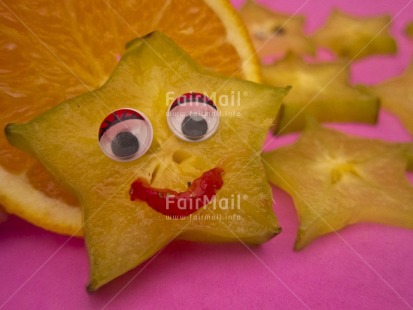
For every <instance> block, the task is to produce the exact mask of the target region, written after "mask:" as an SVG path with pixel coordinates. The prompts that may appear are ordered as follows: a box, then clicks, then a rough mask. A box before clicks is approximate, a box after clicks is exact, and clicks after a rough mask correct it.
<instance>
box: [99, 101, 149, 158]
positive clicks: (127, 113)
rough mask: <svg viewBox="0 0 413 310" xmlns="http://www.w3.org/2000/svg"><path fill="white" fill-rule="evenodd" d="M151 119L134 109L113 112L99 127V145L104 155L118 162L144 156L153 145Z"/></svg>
mask: <svg viewBox="0 0 413 310" xmlns="http://www.w3.org/2000/svg"><path fill="white" fill-rule="evenodd" d="M152 138H153V129H152V125H151V122H150V121H149V119H148V118H147V117H146V116H145V115H144V114H143V113H141V112H138V111H136V110H133V109H120V110H116V111H113V112H112V113H110V114H109V115H108V116H106V118H105V119H104V120H103V122H102V124H101V125H100V127H99V145H100V148H101V149H102V151H103V153H105V154H106V155H107V156H108V157H109V158H111V159H113V160H116V161H131V160H134V159H137V158H139V157H141V156H142V155H144V154H145V153H146V152H147V151H148V149H149V147H150V146H151V144H152Z"/></svg>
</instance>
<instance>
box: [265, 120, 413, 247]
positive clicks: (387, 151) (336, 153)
mask: <svg viewBox="0 0 413 310" xmlns="http://www.w3.org/2000/svg"><path fill="white" fill-rule="evenodd" d="M263 162H264V165H265V166H266V171H267V176H268V179H269V181H270V182H271V183H273V184H275V185H277V186H279V187H281V188H282V189H283V190H285V191H286V192H288V193H289V194H290V195H291V196H292V197H293V200H294V204H295V207H296V209H297V213H298V216H299V222H300V224H299V229H298V234H297V239H296V243H295V248H296V249H301V248H303V247H305V246H306V245H308V244H309V243H310V242H311V241H312V240H314V239H316V238H317V237H320V236H322V235H325V234H327V233H329V232H334V231H337V230H340V229H342V228H344V227H346V226H348V225H351V224H354V223H358V222H376V223H381V224H387V225H393V226H399V227H404V228H410V229H413V185H412V184H411V183H410V182H409V180H408V179H407V177H406V169H407V168H408V167H409V168H413V167H412V163H413V145H411V144H401V143H399V144H397V143H388V142H384V141H380V140H369V139H365V138H360V137H352V136H349V135H346V134H343V133H340V132H338V131H335V130H332V129H326V128H323V127H319V126H318V125H312V126H310V127H308V128H306V129H305V131H304V132H303V133H302V135H301V136H300V138H299V140H298V141H297V142H296V143H295V144H292V145H289V146H286V147H282V148H279V149H276V150H274V151H272V152H268V153H265V154H263Z"/></svg>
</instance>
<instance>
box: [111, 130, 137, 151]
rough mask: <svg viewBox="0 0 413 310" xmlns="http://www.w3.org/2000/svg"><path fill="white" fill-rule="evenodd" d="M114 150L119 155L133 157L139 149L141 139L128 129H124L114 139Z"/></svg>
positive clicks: (112, 145)
mask: <svg viewBox="0 0 413 310" xmlns="http://www.w3.org/2000/svg"><path fill="white" fill-rule="evenodd" d="M111 147H112V152H113V154H114V155H116V156H118V157H131V156H133V155H135V154H136V152H137V151H138V150H139V141H138V138H136V136H135V135H134V134H132V133H130V132H128V131H122V132H120V133H118V134H117V135H116V137H115V138H114V139H113V140H112V144H111Z"/></svg>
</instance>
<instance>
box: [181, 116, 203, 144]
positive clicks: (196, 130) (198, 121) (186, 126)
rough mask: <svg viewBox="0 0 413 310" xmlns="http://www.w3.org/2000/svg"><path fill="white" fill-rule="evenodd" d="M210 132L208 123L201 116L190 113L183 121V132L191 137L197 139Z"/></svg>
mask: <svg viewBox="0 0 413 310" xmlns="http://www.w3.org/2000/svg"><path fill="white" fill-rule="evenodd" d="M207 132H208V123H207V121H206V120H205V119H204V118H203V117H201V116H193V115H188V116H185V118H184V120H183V121H182V133H183V134H184V135H185V136H187V137H188V138H189V139H192V140H197V139H200V138H202V136H204V135H205V134H206V133H207Z"/></svg>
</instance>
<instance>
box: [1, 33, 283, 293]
mask: <svg viewBox="0 0 413 310" xmlns="http://www.w3.org/2000/svg"><path fill="white" fill-rule="evenodd" d="M286 92H287V89H285V88H273V87H267V86H264V85H261V84H256V83H253V82H248V81H243V80H239V79H235V78H226V77H223V76H220V75H216V74H214V73H212V72H211V71H210V70H204V69H202V68H200V67H199V66H198V65H197V64H196V63H195V62H194V61H192V60H191V59H190V58H189V56H188V55H187V54H186V53H185V52H183V51H182V50H181V49H180V48H179V47H178V46H177V45H175V43H173V42H172V41H171V40H170V39H168V38H167V37H166V36H164V35H163V34H161V33H152V34H150V35H148V36H146V37H144V38H140V39H136V40H135V41H133V42H132V43H130V44H129V46H128V48H127V50H126V52H125V54H124V55H123V57H122V59H121V61H120V62H119V64H118V66H117V67H116V69H115V70H114V72H113V73H112V75H111V77H110V78H109V80H108V81H107V82H106V83H105V84H104V85H103V86H102V87H100V88H99V89H97V90H95V91H91V92H88V93H85V94H84V95H81V96H79V97H76V98H74V99H71V100H68V101H65V102H63V103H61V104H60V105H58V106H56V107H55V108H53V109H51V110H49V111H48V112H46V113H44V114H42V115H40V116H38V117H37V118H35V119H33V120H32V121H30V122H28V123H24V124H10V125H8V126H7V128H6V134H7V137H8V139H9V141H10V142H11V143H12V144H13V145H15V146H18V147H20V148H22V149H23V150H25V151H27V152H29V153H31V154H32V155H34V156H36V157H37V158H38V159H39V160H40V161H41V162H42V163H43V164H44V166H45V167H46V168H47V169H48V170H49V171H50V172H51V174H52V175H54V176H55V177H56V179H57V180H59V181H60V182H61V183H62V185H64V186H66V187H68V188H69V189H70V190H71V191H73V192H74V194H75V195H76V196H77V198H78V199H79V201H80V204H81V207H82V210H83V219H84V234H85V240H86V245H87V249H88V253H89V258H90V267H91V270H90V282H89V286H88V288H89V290H96V289H98V288H99V287H100V286H102V285H104V284H105V283H107V282H109V281H111V280H112V279H114V278H116V277H118V276H119V275H121V274H123V273H125V272H126V271H128V270H130V269H132V268H134V267H135V266H137V265H139V264H140V263H142V262H143V261H145V260H146V259H148V258H149V257H151V256H152V255H154V254H155V253H156V252H158V251H159V250H160V249H162V248H163V247H164V246H165V245H166V244H168V243H169V242H171V241H172V240H173V239H175V238H181V239H186V240H195V241H215V242H218V241H238V240H243V241H244V242H248V243H252V244H259V243H262V242H264V241H266V240H268V239H270V238H272V237H273V236H275V235H277V234H278V233H279V232H280V227H279V226H278V223H277V220H276V217H275V215H274V214H273V210H272V196H271V189H270V187H269V185H268V183H267V180H266V177H265V171H264V167H263V165H262V162H261V160H260V152H261V147H262V145H263V143H264V139H265V137H266V133H267V130H268V128H269V127H270V125H271V122H272V120H273V118H274V117H275V116H276V113H277V110H278V108H277V107H279V106H280V102H281V100H282V97H283V96H284V94H285V93H286ZM33 100H36V98H33Z"/></svg>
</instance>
